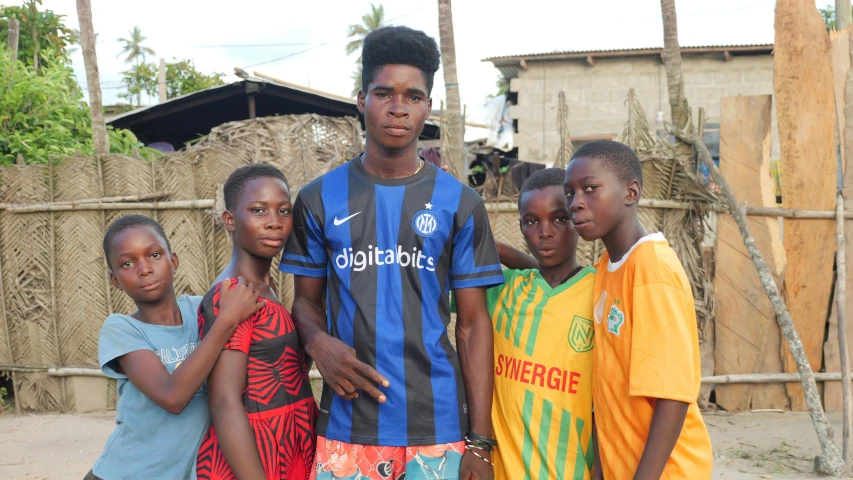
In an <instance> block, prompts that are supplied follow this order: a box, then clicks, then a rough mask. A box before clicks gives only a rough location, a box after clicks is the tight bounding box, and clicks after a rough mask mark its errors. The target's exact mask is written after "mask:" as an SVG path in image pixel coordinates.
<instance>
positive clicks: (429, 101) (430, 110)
mask: <svg viewBox="0 0 853 480" xmlns="http://www.w3.org/2000/svg"><path fill="white" fill-rule="evenodd" d="M427 111H428V112H432V97H429V98H428V99H427Z"/></svg>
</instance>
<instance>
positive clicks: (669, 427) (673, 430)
mask: <svg viewBox="0 0 853 480" xmlns="http://www.w3.org/2000/svg"><path fill="white" fill-rule="evenodd" d="M642 187H643V173H642V168H641V166H640V161H639V159H638V158H637V155H636V154H635V153H634V152H633V151H632V150H631V149H630V148H629V147H627V146H625V145H623V144H621V143H618V142H613V141H609V140H599V141H594V142H589V143H586V144H584V145H583V146H582V147H581V148H579V149H578V150H577V152H575V154H574V156H573V157H572V161H571V162H570V163H569V166H568V168H567V169H566V181H565V184H564V189H565V191H566V195H567V196H568V198H569V201H570V202H571V212H572V222H573V223H574V225H575V228H576V229H577V231H578V233H579V234H580V236H581V237H583V238H584V240H595V239H601V240H602V241H603V242H604V246H605V247H606V248H607V252H606V253H605V254H604V256H603V257H602V258H601V260H600V261H599V262H598V265H597V269H598V273H597V276H596V282H595V288H594V291H593V301H594V302H595V308H594V317H595V323H594V331H595V336H594V342H595V348H594V349H593V353H594V355H593V377H592V399H593V406H594V407H595V423H596V432H597V437H598V452H599V453H600V455H596V458H597V459H599V462H597V464H596V466H595V473H594V475H595V478H608V479H610V478H613V479H620V480H621V479H628V478H634V479H653V478H654V479H657V478H666V479H691V480H693V479H708V478H711V467H712V464H713V452H712V449H711V439H710V437H709V436H708V430H707V429H706V428H705V423H704V421H703V420H702V415H701V413H700V412H699V407H698V406H697V405H696V398H697V397H698V395H699V387H700V385H701V369H700V366H699V338H698V334H697V329H696V313H695V310H694V306H693V293H692V290H691V288H690V282H689V281H688V279H687V275H686V274H685V272H684V268H683V267H682V266H681V263H680V262H679V260H678V257H676V255H675V252H674V251H673V250H672V248H671V247H670V246H669V244H668V243H667V241H666V239H665V238H664V237H663V234H661V233H654V234H651V235H647V234H646V232H645V230H643V227H642V225H640V221H639V219H638V217H637V204H638V201H639V199H640V193H641V192H642Z"/></svg>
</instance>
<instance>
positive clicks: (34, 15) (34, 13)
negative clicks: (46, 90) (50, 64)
mask: <svg viewBox="0 0 853 480" xmlns="http://www.w3.org/2000/svg"><path fill="white" fill-rule="evenodd" d="M30 25H31V28H32V31H31V32H30V33H31V34H32V36H33V68H35V69H36V70H38V69H39V29H38V6H37V5H36V2H35V0H30Z"/></svg>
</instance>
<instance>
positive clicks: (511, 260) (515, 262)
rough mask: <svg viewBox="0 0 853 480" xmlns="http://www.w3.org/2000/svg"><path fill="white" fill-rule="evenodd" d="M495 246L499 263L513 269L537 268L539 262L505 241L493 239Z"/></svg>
mask: <svg viewBox="0 0 853 480" xmlns="http://www.w3.org/2000/svg"><path fill="white" fill-rule="evenodd" d="M495 247H496V248H497V249H498V257H499V258H500V261H501V264H503V266H505V267H507V268H511V269H514V270H529V269H531V268H539V262H537V261H536V259H535V258H533V256H532V255H528V254H526V253H524V252H522V251H521V250H518V249H517V248H513V247H510V246H509V245H507V244H506V243H503V242H500V241H498V240H495Z"/></svg>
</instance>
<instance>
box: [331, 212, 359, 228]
mask: <svg viewBox="0 0 853 480" xmlns="http://www.w3.org/2000/svg"><path fill="white" fill-rule="evenodd" d="M359 213H361V212H357V213H353V214H352V215H350V216H349V217H346V218H342V219H340V220H338V217H337V216H335V226H336V227H337V226H339V225H343V224H344V223H347V221H349V219H350V218H352V217H354V216H356V215H358V214H359Z"/></svg>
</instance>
